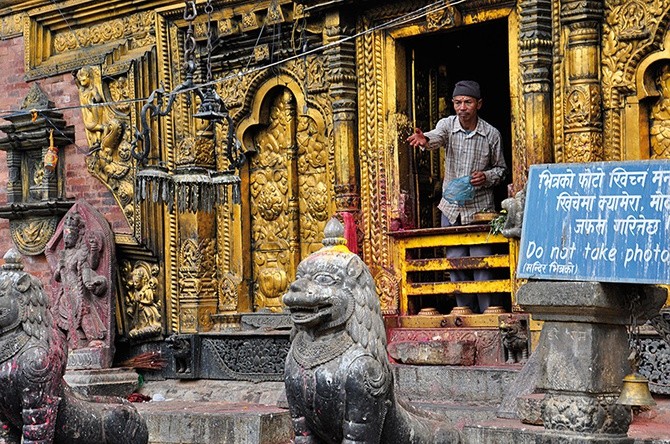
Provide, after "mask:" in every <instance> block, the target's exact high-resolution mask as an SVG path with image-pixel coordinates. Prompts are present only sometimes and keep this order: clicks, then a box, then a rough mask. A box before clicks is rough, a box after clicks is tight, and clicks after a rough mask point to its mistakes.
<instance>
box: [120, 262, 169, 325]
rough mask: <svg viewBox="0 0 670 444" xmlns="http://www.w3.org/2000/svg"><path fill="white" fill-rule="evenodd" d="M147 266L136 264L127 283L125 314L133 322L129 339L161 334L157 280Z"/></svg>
mask: <svg viewBox="0 0 670 444" xmlns="http://www.w3.org/2000/svg"><path fill="white" fill-rule="evenodd" d="M152 274H153V273H152V271H151V270H150V269H149V266H148V265H147V264H138V265H137V266H136V267H135V269H134V270H133V271H132V273H131V279H130V282H128V283H127V287H128V294H127V296H126V307H127V308H126V312H127V314H128V316H129V317H130V318H131V319H132V320H133V322H134V325H133V328H132V329H131V330H130V332H128V335H129V336H130V337H131V338H143V337H148V336H156V335H159V334H160V333H161V315H160V311H159V309H158V291H157V290H158V280H157V279H156V278H155V277H154V276H153V275H152Z"/></svg>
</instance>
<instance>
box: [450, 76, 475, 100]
mask: <svg viewBox="0 0 670 444" xmlns="http://www.w3.org/2000/svg"><path fill="white" fill-rule="evenodd" d="M456 96H470V97H474V98H475V99H481V98H482V95H481V93H480V92H479V83H477V82H475V81H474V80H461V81H460V82H458V83H456V86H454V94H452V97H456Z"/></svg>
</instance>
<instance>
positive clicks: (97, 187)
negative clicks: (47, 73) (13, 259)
mask: <svg viewBox="0 0 670 444" xmlns="http://www.w3.org/2000/svg"><path fill="white" fill-rule="evenodd" d="M23 57H24V39H23V38H22V37H17V38H14V39H8V40H0V61H1V62H2V70H0V116H2V115H5V114H6V113H7V112H8V111H12V110H17V109H19V108H20V107H21V103H22V102H23V99H24V97H25V96H26V94H27V93H28V90H29V89H30V87H31V83H28V82H26V81H25V80H24V59H23ZM36 82H37V83H38V84H39V86H40V88H42V90H43V91H44V92H45V93H46V95H47V97H48V98H49V100H51V101H52V102H53V103H54V104H55V106H56V108H60V107H71V106H77V105H79V92H78V90H77V86H76V85H75V83H74V78H73V77H72V75H71V74H69V73H68V74H61V75H58V76H54V77H51V78H46V79H39V80H37V81H36ZM61 112H62V113H63V117H64V119H65V121H66V122H67V124H68V125H74V127H75V143H74V145H70V146H68V147H66V148H65V159H66V161H65V171H66V173H65V194H66V197H67V198H68V199H85V200H86V201H88V202H89V203H90V204H91V205H93V207H94V208H96V209H97V210H99V211H100V212H101V213H102V214H103V215H104V216H105V218H106V219H107V220H108V221H109V223H110V224H111V226H112V229H113V230H114V232H116V233H130V232H131V230H130V227H129V226H128V223H127V222H126V219H125V217H124V216H123V213H122V211H121V209H120V208H119V206H118V205H117V204H116V201H115V200H114V197H113V195H112V194H111V192H110V191H109V190H108V189H107V188H106V187H105V186H104V185H103V184H102V183H101V182H100V181H99V180H98V179H95V178H94V177H92V176H91V175H90V174H89V173H88V170H87V169H86V153H87V152H88V143H87V141H86V133H85V130H84V125H83V123H82V117H81V111H80V110H79V109H64V110H62V111H61ZM6 123H8V122H7V121H5V120H0V124H6ZM4 136H5V134H4V133H2V132H0V137H4ZM6 187H7V156H6V153H5V152H4V151H0V205H4V204H6V203H7V191H6V189H7V188H6ZM12 246H13V243H12V239H11V235H10V232H9V221H8V220H6V219H0V256H2V255H4V254H5V252H6V251H7V250H8V249H9V248H11V247H12ZM24 265H25V269H26V271H28V272H30V273H32V274H34V275H36V276H38V277H40V279H41V280H42V282H43V283H44V284H45V285H46V284H47V283H48V281H49V276H50V274H51V273H50V270H49V267H48V265H47V263H46V258H45V256H44V255H43V254H42V255H39V256H29V257H25V258H24Z"/></svg>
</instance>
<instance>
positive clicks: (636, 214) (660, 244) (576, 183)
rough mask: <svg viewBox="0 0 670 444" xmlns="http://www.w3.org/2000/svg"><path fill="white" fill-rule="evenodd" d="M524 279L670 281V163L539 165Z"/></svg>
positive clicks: (530, 195)
mask: <svg viewBox="0 0 670 444" xmlns="http://www.w3.org/2000/svg"><path fill="white" fill-rule="evenodd" d="M517 270H518V273H517V276H518V277H520V278H529V279H549V280H569V281H597V282H628V283H639V284H669V283H670V161H668V160H658V161H651V160H649V161H636V162H599V163H584V164H547V165H533V166H532V167H531V168H530V171H529V176H528V184H527V186H526V206H525V209H524V220H523V229H522V235H521V245H520V249H519V266H518V268H517Z"/></svg>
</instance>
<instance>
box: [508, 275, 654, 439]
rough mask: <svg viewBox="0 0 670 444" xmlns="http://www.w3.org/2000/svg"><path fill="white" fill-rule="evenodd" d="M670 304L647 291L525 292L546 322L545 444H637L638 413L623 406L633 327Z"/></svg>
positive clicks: (563, 286)
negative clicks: (634, 417) (633, 424)
mask: <svg viewBox="0 0 670 444" xmlns="http://www.w3.org/2000/svg"><path fill="white" fill-rule="evenodd" d="M634 299H637V300H638V301H639V304H637V305H635V306H634V305H632V304H631V301H633V300H634ZM665 299H666V294H665V290H664V289H661V288H659V287H652V286H646V285H630V284H604V283H596V282H547V281H531V282H528V283H527V284H525V285H523V286H522V287H521V288H520V289H519V291H518V292H517V302H518V303H519V305H521V306H522V308H523V309H524V310H525V311H528V312H530V313H531V314H532V316H533V318H534V319H536V320H541V321H545V324H544V327H543V335H542V338H541V341H544V343H543V344H542V346H543V347H546V353H545V354H544V355H543V359H542V360H541V362H539V365H538V372H539V374H538V378H537V379H536V380H537V387H536V390H537V391H539V392H544V393H545V396H544V399H543V401H542V421H543V423H544V428H545V430H546V431H547V433H546V434H545V435H543V437H542V440H541V442H543V443H552V442H566V443H571V442H608V443H628V442H632V440H630V439H629V438H627V431H628V426H629V425H630V420H631V413H630V409H629V407H626V406H623V405H620V404H617V403H616V400H617V398H618V396H619V393H620V391H621V384H622V379H623V377H624V376H625V375H626V373H628V371H629V364H628V362H627V361H626V358H627V357H628V355H629V354H630V350H629V347H628V341H627V332H626V324H627V323H628V322H629V320H630V316H631V310H632V309H633V307H635V309H636V315H637V316H638V319H639V322H643V319H644V318H645V317H646V316H648V315H649V314H651V313H654V312H656V313H658V310H660V308H661V307H662V306H663V303H664V302H665Z"/></svg>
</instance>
